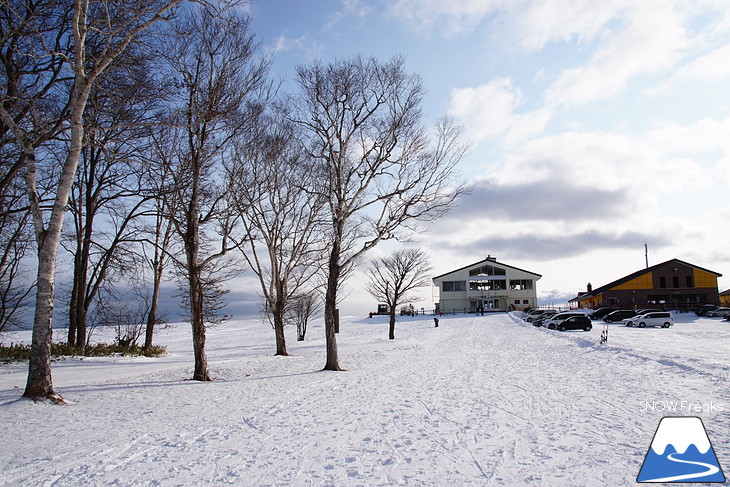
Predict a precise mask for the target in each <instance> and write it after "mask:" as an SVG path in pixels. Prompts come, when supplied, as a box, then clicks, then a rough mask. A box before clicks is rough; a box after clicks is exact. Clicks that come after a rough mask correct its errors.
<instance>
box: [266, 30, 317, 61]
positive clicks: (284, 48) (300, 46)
mask: <svg viewBox="0 0 730 487" xmlns="http://www.w3.org/2000/svg"><path fill="white" fill-rule="evenodd" d="M269 49H270V50H271V51H272V52H273V53H274V54H276V53H279V52H289V51H300V52H302V53H303V54H304V56H305V57H306V58H309V59H311V58H315V57H317V56H318V55H319V54H320V53H321V52H322V45H321V44H320V43H318V42H316V41H312V40H310V39H309V37H308V36H307V35H306V34H305V35H302V36H300V37H297V38H291V37H287V36H286V35H285V34H281V35H280V36H279V37H277V38H276V40H275V41H274V44H273V46H271V47H270V48H269Z"/></svg>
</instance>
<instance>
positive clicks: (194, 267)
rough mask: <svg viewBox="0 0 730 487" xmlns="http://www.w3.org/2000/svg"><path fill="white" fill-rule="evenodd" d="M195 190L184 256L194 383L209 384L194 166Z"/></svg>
mask: <svg viewBox="0 0 730 487" xmlns="http://www.w3.org/2000/svg"><path fill="white" fill-rule="evenodd" d="M192 172H193V174H192V178H193V187H192V192H191V196H190V203H189V204H188V209H187V214H186V215H185V216H186V222H185V223H186V232H185V236H184V240H185V242H184V243H185V253H186V256H187V265H188V269H187V271H188V272H187V273H188V284H189V293H190V294H189V297H190V324H191V326H192V329H193V356H194V358H195V369H194V371H193V380H200V381H209V380H212V379H211V378H210V374H209V373H208V357H207V356H206V354H205V312H204V306H205V302H204V299H203V281H202V279H201V273H202V269H201V266H200V262H199V261H200V222H199V220H198V218H199V216H198V215H199V213H200V166H199V164H198V163H197V161H195V162H194V163H193V171H192Z"/></svg>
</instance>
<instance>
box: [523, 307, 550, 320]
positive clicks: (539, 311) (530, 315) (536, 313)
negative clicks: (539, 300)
mask: <svg viewBox="0 0 730 487" xmlns="http://www.w3.org/2000/svg"><path fill="white" fill-rule="evenodd" d="M550 311H557V310H554V309H535V310H530V312H529V313H527V315H526V316H525V317H524V318H522V319H523V320H525V321H526V322H528V323H532V322H533V321H534V320H535V319H537V318H538V317H540V316H542V314H543V313H548V312H550Z"/></svg>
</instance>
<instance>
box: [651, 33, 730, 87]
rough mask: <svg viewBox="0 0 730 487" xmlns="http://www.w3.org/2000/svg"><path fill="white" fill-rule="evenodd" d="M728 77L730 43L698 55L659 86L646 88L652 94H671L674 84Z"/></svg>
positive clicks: (722, 79) (729, 71) (725, 78)
mask: <svg viewBox="0 0 730 487" xmlns="http://www.w3.org/2000/svg"><path fill="white" fill-rule="evenodd" d="M727 79H730V44H728V45H725V46H722V47H720V48H719V49H715V50H714V51H712V52H710V53H708V54H705V55H704V56H701V57H698V58H697V59H695V60H693V61H691V62H689V63H687V64H686V65H684V66H683V67H682V68H681V69H679V70H678V71H677V72H676V73H674V75H672V77H671V78H670V79H669V80H667V81H665V82H664V83H662V84H660V85H659V86H657V87H655V88H653V89H651V90H647V93H649V94H652V95H667V94H671V93H672V91H673V90H674V88H675V86H677V85H679V84H681V83H684V82H687V81H692V80H700V81H708V82H718V81H724V80H727Z"/></svg>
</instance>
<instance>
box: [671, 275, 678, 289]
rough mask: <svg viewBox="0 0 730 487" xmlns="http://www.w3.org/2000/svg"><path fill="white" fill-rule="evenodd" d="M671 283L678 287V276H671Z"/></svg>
mask: <svg viewBox="0 0 730 487" xmlns="http://www.w3.org/2000/svg"><path fill="white" fill-rule="evenodd" d="M672 284H673V285H674V287H679V276H672Z"/></svg>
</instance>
